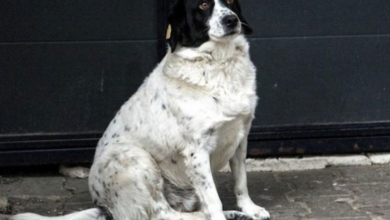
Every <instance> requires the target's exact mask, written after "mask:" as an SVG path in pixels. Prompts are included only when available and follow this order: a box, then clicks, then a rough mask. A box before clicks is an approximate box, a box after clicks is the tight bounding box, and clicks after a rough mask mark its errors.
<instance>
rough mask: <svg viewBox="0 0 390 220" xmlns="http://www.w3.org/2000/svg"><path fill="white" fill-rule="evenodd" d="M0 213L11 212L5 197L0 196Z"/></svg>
mask: <svg viewBox="0 0 390 220" xmlns="http://www.w3.org/2000/svg"><path fill="white" fill-rule="evenodd" d="M0 213H1V214H9V213H11V206H10V204H9V203H8V199H7V198H5V197H0Z"/></svg>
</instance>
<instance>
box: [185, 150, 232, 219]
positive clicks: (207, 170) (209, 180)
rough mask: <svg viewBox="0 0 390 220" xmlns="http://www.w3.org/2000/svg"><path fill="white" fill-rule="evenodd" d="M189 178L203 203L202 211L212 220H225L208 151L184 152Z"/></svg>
mask: <svg viewBox="0 0 390 220" xmlns="http://www.w3.org/2000/svg"><path fill="white" fill-rule="evenodd" d="M184 156H185V164H186V168H187V172H186V173H187V176H188V178H189V180H190V182H191V184H192V185H193V187H194V189H195V191H196V193H197V195H198V196H199V199H200V202H201V210H202V211H203V212H204V213H205V214H206V216H207V218H208V219H211V220H225V216H224V214H223V211H222V202H221V200H220V198H219V196H218V193H217V189H216V186H215V183H214V179H213V175H212V172H211V167H210V153H209V152H208V151H207V150H206V149H203V148H202V149H189V150H188V151H186V152H184Z"/></svg>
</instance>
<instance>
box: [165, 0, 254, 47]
mask: <svg viewBox="0 0 390 220" xmlns="http://www.w3.org/2000/svg"><path fill="white" fill-rule="evenodd" d="M168 22H169V23H170V25H171V38H170V39H169V45H170V46H171V49H172V52H173V51H175V49H176V47H177V45H181V46H184V47H198V46H200V45H201V44H203V43H205V42H207V41H209V40H212V41H217V42H221V41H228V40H231V39H233V38H235V37H236V36H238V35H240V34H251V33H252V32H253V31H252V28H251V27H250V26H249V24H248V22H247V21H246V20H245V19H244V17H243V16H242V14H241V8H240V4H239V2H238V0H170V12H169V17H168Z"/></svg>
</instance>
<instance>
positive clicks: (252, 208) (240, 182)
mask: <svg viewBox="0 0 390 220" xmlns="http://www.w3.org/2000/svg"><path fill="white" fill-rule="evenodd" d="M249 127H250V126H248V129H247V136H248V133H249ZM247 136H246V137H245V138H244V140H243V141H242V142H241V143H240V145H239V147H238V149H237V151H236V154H235V155H234V156H233V158H232V159H231V160H230V169H231V170H232V174H233V177H234V180H235V187H234V192H235V194H236V198H237V206H238V208H239V209H241V210H240V211H242V212H244V213H245V214H248V215H249V216H251V217H252V218H254V219H261V220H266V219H269V218H270V215H269V213H268V212H267V211H266V210H265V209H264V208H262V207H260V206H258V205H256V204H255V203H253V201H252V199H251V198H250V196H249V192H248V186H247V176H246V167H245V159H246V153H247V145H248V137H247Z"/></svg>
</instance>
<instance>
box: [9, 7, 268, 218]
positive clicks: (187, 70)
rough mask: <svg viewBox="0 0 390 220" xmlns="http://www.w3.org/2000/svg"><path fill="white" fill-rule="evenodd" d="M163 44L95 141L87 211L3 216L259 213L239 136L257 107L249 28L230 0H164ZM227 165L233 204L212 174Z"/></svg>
mask: <svg viewBox="0 0 390 220" xmlns="http://www.w3.org/2000/svg"><path fill="white" fill-rule="evenodd" d="M169 22H170V24H171V26H172V36H171V39H170V41H169V44H170V48H169V51H168V53H167V55H166V56H165V58H164V59H163V61H162V62H161V63H160V64H159V65H158V66H157V68H156V69H155V70H154V71H153V72H152V73H151V75H150V76H149V77H148V78H147V79H146V80H145V81H144V83H143V84H142V86H141V87H140V88H139V89H138V91H137V92H136V93H135V94H134V95H133V96H132V97H131V98H130V99H129V100H128V101H127V102H126V103H125V104H124V105H123V106H122V107H121V109H120V110H119V111H118V113H117V114H116V116H115V117H114V119H113V120H112V121H111V123H110V125H109V126H108V128H107V130H106V131H105V133H104V135H103V137H102V138H101V139H100V141H99V143H98V146H97V150H96V155H95V159H94V163H93V166H92V168H91V171H90V175H89V187H90V191H91V195H92V198H93V201H94V203H95V205H96V206H97V208H93V209H89V210H85V211H82V212H77V213H73V214H70V215H66V216H61V217H54V218H53V217H51V218H50V217H43V216H39V215H36V214H21V215H16V216H14V217H12V218H11V219H12V220H46V219H51V220H53V219H56V220H110V219H114V220H149V219H151V220H209V219H210V220H225V219H243V220H250V219H260V220H265V219H269V218H270V215H269V213H268V212H267V211H266V210H265V209H264V208H262V207H260V206H257V205H256V204H254V203H253V202H252V200H251V198H250V196H249V193H248V188H247V177H246V170H245V157H246V153H247V137H248V133H249V130H250V127H251V122H252V120H253V118H254V112H255V108H256V104H257V100H258V98H257V95H256V69H255V66H254V65H253V63H252V62H251V60H250V56H249V45H248V42H247V40H246V38H245V37H244V35H245V34H250V33H251V32H252V29H251V28H250V26H249V25H248V23H247V22H246V21H245V19H244V18H243V17H242V14H241V9H240V5H239V3H238V1H237V0H172V1H171V9H170V16H169ZM227 163H230V167H231V170H232V174H233V176H234V180H235V189H234V192H235V194H236V198H237V207H238V208H239V210H238V211H234V210H233V211H223V209H222V203H221V200H220V198H219V196H218V193H217V189H216V185H215V183H214V179H213V172H216V171H219V170H220V169H221V168H223V167H224V166H225V165H226V164H227Z"/></svg>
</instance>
